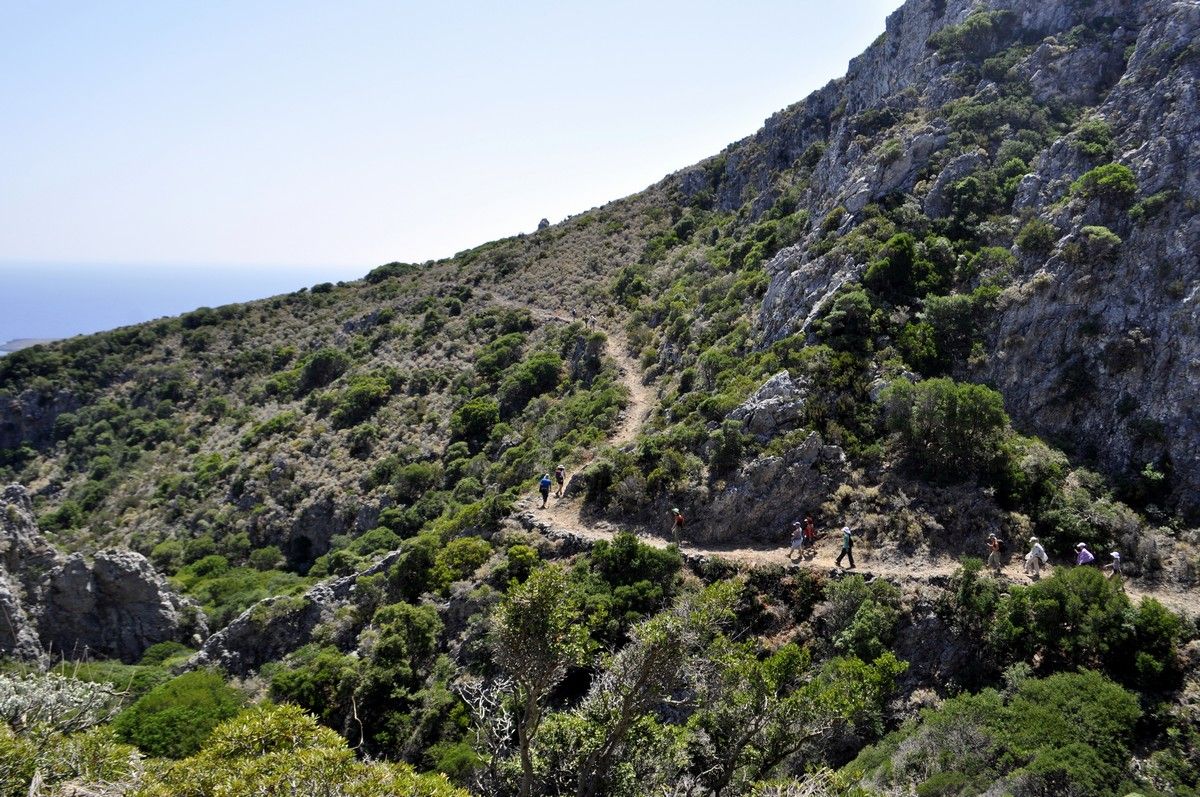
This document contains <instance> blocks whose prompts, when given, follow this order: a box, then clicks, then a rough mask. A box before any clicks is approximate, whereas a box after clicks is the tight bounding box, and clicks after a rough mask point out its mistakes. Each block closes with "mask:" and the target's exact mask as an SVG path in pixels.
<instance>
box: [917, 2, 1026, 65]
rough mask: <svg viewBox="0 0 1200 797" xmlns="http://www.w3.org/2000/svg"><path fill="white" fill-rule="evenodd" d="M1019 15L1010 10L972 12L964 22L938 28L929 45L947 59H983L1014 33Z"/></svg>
mask: <svg viewBox="0 0 1200 797" xmlns="http://www.w3.org/2000/svg"><path fill="white" fill-rule="evenodd" d="M1016 21H1017V16H1016V15H1015V14H1014V13H1013V12H1012V11H1008V10H1000V11H983V10H978V9H977V10H975V11H972V12H971V15H970V16H968V17H967V18H966V19H965V20H963V22H962V23H961V24H958V25H947V26H945V27H944V28H942V29H941V30H938V31H935V32H934V33H933V34H932V35H931V36H930V37H929V39H928V41H927V44H928V46H929V47H932V48H933V49H934V50H937V52H938V54H939V55H941V56H942V57H943V58H946V59H958V58H962V59H967V60H970V61H974V62H977V63H978V62H982V61H983V59H985V58H987V57H988V56H989V55H992V54H994V53H996V52H998V51H999V50H1000V48H1001V47H1003V46H1004V44H1005V43H1007V42H1008V41H1009V40H1010V39H1011V37H1012V36H1013V33H1014V29H1015V22H1016Z"/></svg>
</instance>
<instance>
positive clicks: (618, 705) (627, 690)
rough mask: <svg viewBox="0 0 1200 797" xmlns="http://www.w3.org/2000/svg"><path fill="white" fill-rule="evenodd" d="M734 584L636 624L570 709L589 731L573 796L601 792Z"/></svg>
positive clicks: (719, 619) (718, 620)
mask: <svg viewBox="0 0 1200 797" xmlns="http://www.w3.org/2000/svg"><path fill="white" fill-rule="evenodd" d="M737 590H738V585H737V584H735V583H733V582H729V581H725V582H719V583H717V584H713V585H712V586H710V587H708V588H707V589H705V590H704V591H703V592H700V593H696V594H692V595H686V596H684V597H683V598H682V599H680V601H679V602H678V603H676V605H675V606H674V607H672V608H670V609H668V610H666V611H664V612H661V613H659V614H656V615H655V616H654V617H651V618H650V619H649V620H645V621H643V622H641V623H639V624H638V625H637V626H635V627H634V628H633V630H632V631H631V632H630V637H631V640H630V642H629V644H628V645H626V646H625V647H624V648H622V649H621V650H620V652H618V653H617V654H616V655H615V656H613V658H612V661H611V663H610V664H609V666H608V668H607V669H606V670H605V672H604V674H603V675H602V676H600V677H599V678H598V679H596V681H594V682H593V684H592V688H591V689H590V690H589V692H588V694H587V697H585V698H584V700H583V702H582V704H580V706H579V708H578V709H576V711H575V712H574V715H575V717H576V718H577V719H578V720H581V721H582V723H584V724H586V726H587V728H588V733H587V735H586V738H584V739H580V740H579V741H580V742H581V743H582V744H581V748H582V749H580V750H579V751H578V752H579V756H578V760H577V763H576V765H575V767H576V771H575V777H576V783H575V789H576V791H575V793H576V796H577V797H595V795H597V794H600V793H602V791H603V789H604V788H605V784H607V782H608V780H609V779H610V776H611V773H612V770H613V767H614V766H615V765H616V764H617V763H618V762H619V761H620V760H621V757H622V755H623V753H624V752H625V749H626V742H627V740H628V738H629V735H630V732H631V731H632V730H633V728H634V726H635V725H636V724H637V723H638V722H639V721H640V720H642V719H643V718H645V717H647V716H648V715H649V714H650V712H651V711H652V710H653V709H654V708H655V707H656V706H658V705H659V704H660V703H661V702H662V701H663V700H664V699H666V697H667V696H668V695H670V694H671V693H672V692H674V691H675V690H676V689H677V688H678V687H679V686H681V685H683V684H685V683H687V681H688V679H689V675H690V672H689V667H690V666H691V664H692V663H693V662H694V661H695V659H696V657H697V655H698V654H700V653H701V652H702V651H703V650H704V649H705V648H706V647H707V645H708V643H709V642H710V641H711V640H712V638H713V637H714V635H715V634H716V633H717V632H718V631H719V630H720V626H721V625H722V624H723V623H724V622H725V621H727V620H728V619H729V618H730V617H731V616H732V608H731V607H732V606H733V603H734V599H735V595H736V592H737Z"/></svg>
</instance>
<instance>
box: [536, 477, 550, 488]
mask: <svg viewBox="0 0 1200 797" xmlns="http://www.w3.org/2000/svg"><path fill="white" fill-rule="evenodd" d="M538 487H541V488H542V489H543V490H549V489H550V477H549V476H545V477H543V478H542V480H541V481H539V482H538Z"/></svg>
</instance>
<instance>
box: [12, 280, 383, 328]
mask: <svg viewBox="0 0 1200 797" xmlns="http://www.w3.org/2000/svg"><path fill="white" fill-rule="evenodd" d="M369 270H370V267H369V266H364V267H363V268H361V269H347V268H346V267H338V266H328V267H319V266H299V267H285V266H230V265H221V266H181V265H171V266H149V265H120V264H117V265H114V264H86V265H84V264H68V263H18V262H0V346H3V345H4V344H5V343H7V342H8V341H10V340H13V339H18V338H66V337H71V336H73V335H81V334H87V333H91V332H100V331H102V330H106V329H113V328H115V327H120V326H126V325H128V324H136V323H139V322H142V321H149V320H152V319H155V318H160V317H162V316H167V315H177V314H179V313H184V312H187V311H189V310H194V309H196V308H197V307H217V306H220V305H222V304H230V303H232V302H244V301H249V300H251V299H262V298H265V297H268V296H275V295H278V294H281V293H290V292H291V291H295V290H298V289H300V288H304V287H311V286H312V285H314V284H316V283H319V282H337V281H338V280H351V279H357V278H359V277H362V276H363V275H364V274H366V272H367V271H369Z"/></svg>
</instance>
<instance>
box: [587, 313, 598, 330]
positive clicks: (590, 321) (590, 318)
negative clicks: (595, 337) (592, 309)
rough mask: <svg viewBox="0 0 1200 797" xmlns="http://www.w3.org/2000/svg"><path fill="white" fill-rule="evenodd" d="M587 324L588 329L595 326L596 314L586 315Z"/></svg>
mask: <svg viewBox="0 0 1200 797" xmlns="http://www.w3.org/2000/svg"><path fill="white" fill-rule="evenodd" d="M587 325H588V329H591V328H592V327H594V326H596V316H594V315H589V316H588V317H587Z"/></svg>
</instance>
